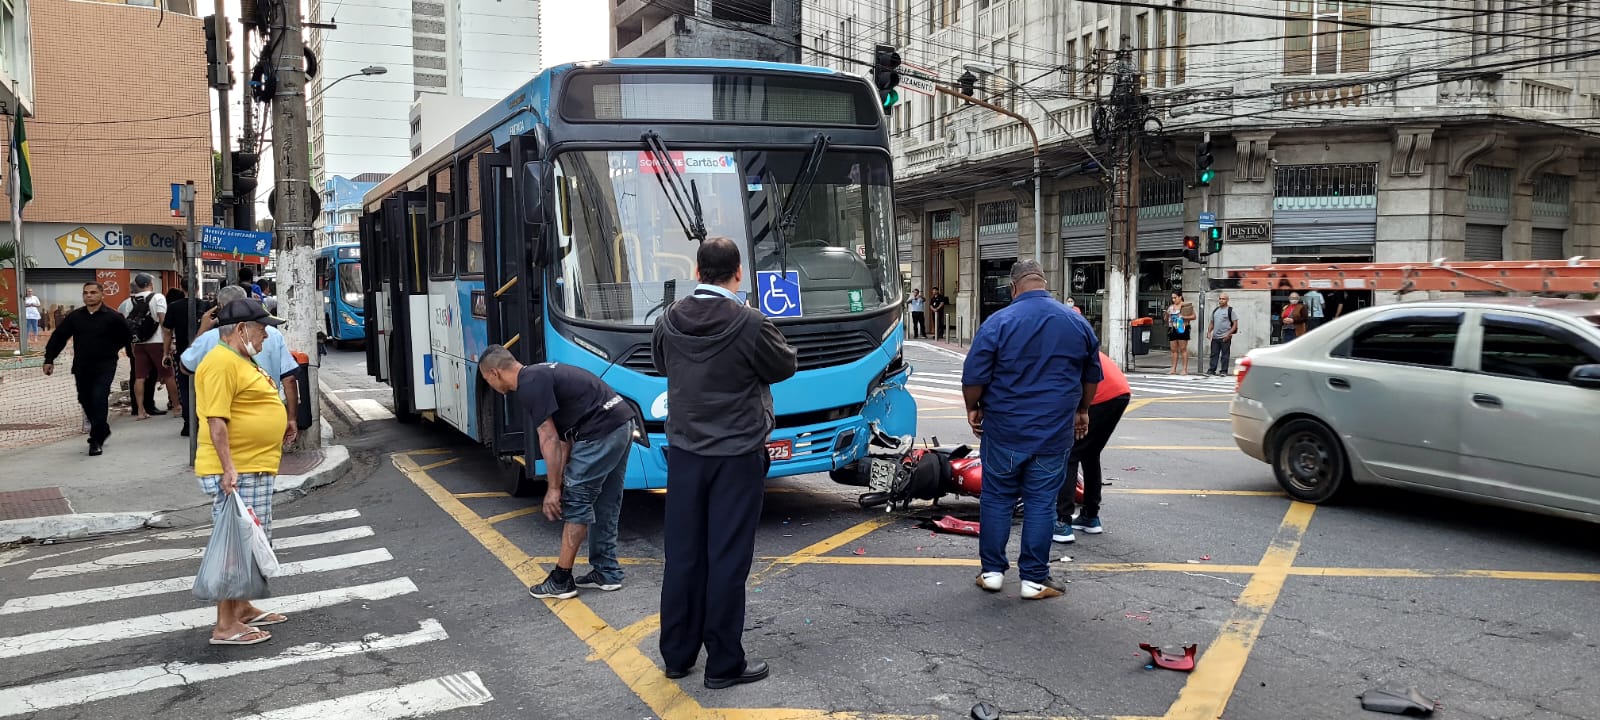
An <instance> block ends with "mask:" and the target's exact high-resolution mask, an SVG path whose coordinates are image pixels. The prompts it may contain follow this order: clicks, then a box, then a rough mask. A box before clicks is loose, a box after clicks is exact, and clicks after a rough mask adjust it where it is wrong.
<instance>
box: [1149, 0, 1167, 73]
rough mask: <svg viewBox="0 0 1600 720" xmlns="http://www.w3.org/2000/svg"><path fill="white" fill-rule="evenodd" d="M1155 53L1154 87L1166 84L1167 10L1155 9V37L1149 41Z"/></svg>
mask: <svg viewBox="0 0 1600 720" xmlns="http://www.w3.org/2000/svg"><path fill="white" fill-rule="evenodd" d="M1151 45H1152V46H1153V47H1154V48H1155V54H1156V67H1155V72H1156V87H1166V86H1167V51H1168V49H1169V48H1168V47H1167V11H1165V10H1157V11H1156V38H1155V42H1153V43H1151Z"/></svg>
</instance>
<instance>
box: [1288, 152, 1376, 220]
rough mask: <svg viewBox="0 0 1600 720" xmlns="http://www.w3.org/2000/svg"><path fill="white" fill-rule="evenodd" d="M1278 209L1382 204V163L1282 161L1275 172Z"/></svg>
mask: <svg viewBox="0 0 1600 720" xmlns="http://www.w3.org/2000/svg"><path fill="white" fill-rule="evenodd" d="M1273 196H1274V197H1273V202H1272V206H1273V209H1275V210H1335V209H1346V210H1350V209H1364V208H1376V207H1377V206H1378V164H1377V163H1348V164H1337V165H1334V164H1330V165H1280V166H1278V168H1277V169H1276V171H1275V172H1274V173H1273Z"/></svg>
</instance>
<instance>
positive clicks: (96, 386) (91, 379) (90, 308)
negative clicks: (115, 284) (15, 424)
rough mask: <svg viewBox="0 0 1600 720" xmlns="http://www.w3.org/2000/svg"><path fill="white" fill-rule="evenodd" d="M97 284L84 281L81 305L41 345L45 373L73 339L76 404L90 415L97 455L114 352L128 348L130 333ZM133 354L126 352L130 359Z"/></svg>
mask: <svg viewBox="0 0 1600 720" xmlns="http://www.w3.org/2000/svg"><path fill="white" fill-rule="evenodd" d="M104 291H105V288H103V287H101V285H100V283H97V282H87V283H84V284H83V307H81V308H78V309H77V310H73V311H72V312H70V313H67V316H66V318H64V319H62V321H61V325H60V327H57V328H56V330H55V332H53V333H51V334H50V342H49V343H47V344H46V345H45V348H44V374H46V375H50V374H53V373H54V372H55V369H56V356H58V355H60V354H61V351H62V350H65V349H66V347H67V341H68V340H71V341H72V375H73V378H74V379H76V380H77V383H78V404H79V405H81V406H83V414H84V415H85V416H86V417H88V418H89V454H90V455H99V454H100V453H101V452H102V450H101V446H103V445H105V442H106V438H108V437H110V436H111V425H110V423H108V422H107V421H106V413H107V412H108V411H109V409H110V405H111V381H112V380H114V379H115V378H116V376H117V352H118V351H121V350H129V349H131V343H132V342H133V333H132V332H131V331H130V330H128V322H127V321H126V320H124V319H123V317H122V314H121V313H119V312H117V311H115V310H112V309H111V308H109V307H106V305H105V298H104V294H103V293H104ZM132 357H133V355H132V353H131V352H130V353H129V359H130V360H131V359H132Z"/></svg>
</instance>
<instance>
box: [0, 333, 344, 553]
mask: <svg viewBox="0 0 1600 720" xmlns="http://www.w3.org/2000/svg"><path fill="white" fill-rule="evenodd" d="M57 368H58V369H62V368H63V365H62V364H61V363H60V362H59V361H58V364H57ZM27 373H31V374H32V375H33V376H34V377H32V378H31V379H24V378H22V377H19V376H21V375H25V374H27ZM56 374H57V375H58V376H65V378H66V383H67V390H65V391H62V390H61V389H59V388H55V387H54V384H55V383H56V381H57V378H46V377H44V376H43V374H42V373H41V372H40V371H39V370H38V369H37V368H33V369H31V370H25V371H8V372H5V373H4V375H5V380H4V382H3V383H0V388H4V387H5V386H7V385H11V386H13V388H15V387H16V386H26V387H27V390H26V392H22V393H17V394H15V395H0V407H3V408H4V410H3V412H4V415H3V416H0V421H13V420H20V419H22V418H26V420H25V422H26V423H28V424H36V425H45V426H47V429H45V430H36V431H3V432H0V452H5V454H6V459H5V462H4V465H3V466H4V470H3V471H0V543H7V542H16V541H18V540H22V539H26V538H32V539H35V540H43V539H63V538H69V537H79V536H84V535H94V534H100V533H109V532H120V531H126V530H134V529H138V528H140V527H145V526H149V527H173V526H181V525H191V524H200V523H206V522H210V521H211V512H210V505H211V501H210V498H209V497H207V496H206V495H205V494H204V493H203V492H201V491H200V487H199V484H198V483H197V482H196V480H195V475H194V471H193V469H192V468H191V467H190V465H189V440H188V438H183V437H179V436H178V430H179V429H180V428H182V427H183V423H182V420H181V419H178V418H174V417H172V416H170V415H167V416H158V417H152V418H150V419H149V420H136V419H134V418H133V417H130V416H129V415H128V414H127V413H126V412H125V411H120V410H115V409H114V410H113V411H112V417H111V437H110V439H108V440H107V441H106V445H105V454H104V455H102V456H99V457H89V456H88V454H87V450H88V444H87V441H86V440H85V436H84V435H82V434H81V427H80V426H81V423H82V413H81V412H80V411H79V410H78V406H77V401H76V396H75V393H73V392H72V390H71V388H72V380H71V377H72V376H71V375H70V374H68V373H66V372H58V373H56ZM18 380H23V382H18ZM47 391H53V392H47ZM0 392H8V391H7V390H4V389H0ZM159 395H160V393H158V397H159ZM19 398H22V399H23V400H19ZM14 402H20V403H22V404H20V405H14V404H13V403H14ZM18 424H21V423H18ZM0 427H5V426H4V425H0ZM321 431H322V433H323V436H322V437H323V447H322V449H321V450H320V451H315V452H311V453H285V454H284V457H283V464H282V470H281V471H280V473H281V474H280V475H278V481H277V485H276V489H277V493H276V498H277V500H278V501H279V502H282V501H283V500H285V499H298V498H299V497H302V496H304V495H305V494H306V492H307V491H308V490H310V489H311V488H314V487H319V486H322V485H326V484H328V483H331V482H333V481H335V480H337V479H339V478H340V477H341V476H343V475H344V473H345V472H346V471H347V470H348V469H349V467H350V453H349V451H348V450H347V449H346V448H345V447H344V446H341V445H334V444H332V442H331V441H332V426H331V425H329V424H327V421H326V420H324V421H323V427H322V428H321ZM30 433H31V434H30ZM40 434H44V435H47V436H49V437H58V438H64V439H56V440H55V441H54V442H49V443H47V444H38V442H39V441H38V439H37V438H38V437H39V435H40ZM47 439H48V438H47ZM28 442H32V443H35V444H32V445H30V446H27V447H23V444H24V443H28Z"/></svg>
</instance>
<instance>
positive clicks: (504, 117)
mask: <svg viewBox="0 0 1600 720" xmlns="http://www.w3.org/2000/svg"><path fill="white" fill-rule="evenodd" d="M592 68H599V69H604V68H622V69H627V68H640V69H668V70H670V69H682V70H762V71H767V72H778V73H783V72H787V73H804V74H808V75H828V76H840V77H855V76H853V75H848V74H847V73H843V72H840V71H838V70H834V69H831V68H825V67H816V66H813V65H797V64H793V63H775V62H763V61H759V60H730V59H722V58H612V59H610V60H590V61H584V62H572V63H564V64H561V65H553V66H551V67H549V68H546V69H545V70H544V71H542V72H540V73H539V74H538V75H535V76H533V79H532V80H529V81H528V82H527V83H525V84H523V85H522V87H519V88H517V89H516V90H514V91H512V93H511V94H510V95H507V96H506V97H505V98H504V99H502V100H501V101H500V102H498V103H496V104H495V105H494V106H493V107H491V108H489V109H488V110H485V111H484V112H483V113H482V114H480V115H478V117H476V118H473V119H472V121H470V122H468V123H467V124H466V125H463V126H461V129H459V130H457V131H456V132H455V133H453V134H451V135H448V136H446V137H445V138H444V139H443V140H440V141H439V142H438V143H437V144H436V145H434V146H433V147H432V148H429V149H427V150H425V151H423V153H422V154H421V155H418V156H417V157H416V158H415V159H413V160H412V161H411V162H410V163H407V164H406V166H405V167H404V168H401V169H400V170H399V171H397V172H395V173H394V174H392V175H390V176H389V177H388V178H387V179H385V180H384V181H383V182H381V183H379V184H378V185H377V187H374V188H372V189H371V190H369V191H368V192H367V194H366V196H365V197H364V198H362V206H363V208H365V207H366V206H367V205H369V204H371V203H373V202H376V201H380V200H381V199H382V198H384V197H386V196H388V195H390V194H391V193H394V192H395V191H396V190H403V189H405V187H406V186H407V185H409V184H410V183H411V181H412V180H413V179H415V178H416V177H418V176H419V175H421V174H422V173H423V172H425V171H426V170H427V169H428V168H430V167H433V166H434V165H435V164H436V163H438V162H439V161H440V160H443V159H444V158H445V157H447V156H449V155H451V154H453V153H455V152H456V151H458V150H464V149H466V148H467V147H468V146H470V145H473V144H474V143H477V142H478V141H480V140H482V139H483V138H484V137H485V136H489V135H492V136H493V140H492V142H493V143H494V144H495V145H496V146H498V145H500V144H502V143H504V142H506V141H507V139H508V138H509V137H510V135H511V134H512V132H513V130H515V132H518V133H520V132H525V131H526V130H527V129H528V128H529V127H531V120H532V117H524V116H528V115H530V111H531V112H533V113H537V116H538V117H540V118H549V117H550V86H551V81H552V80H553V79H555V78H556V77H558V76H560V75H564V74H566V73H569V72H572V71H573V70H578V69H592ZM519 120H527V121H529V123H528V124H527V125H522V126H520V127H518V126H517V125H518V122H517V121H519Z"/></svg>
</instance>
